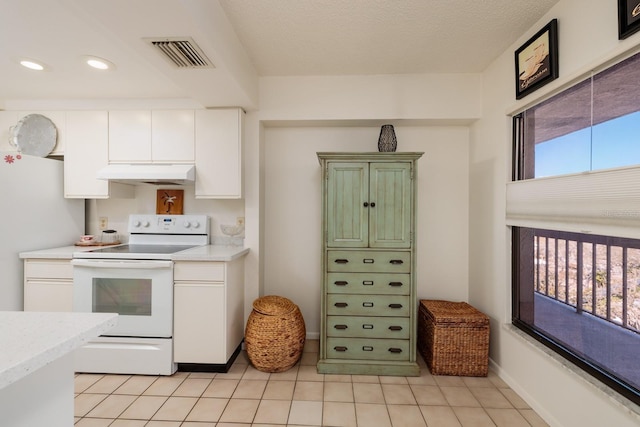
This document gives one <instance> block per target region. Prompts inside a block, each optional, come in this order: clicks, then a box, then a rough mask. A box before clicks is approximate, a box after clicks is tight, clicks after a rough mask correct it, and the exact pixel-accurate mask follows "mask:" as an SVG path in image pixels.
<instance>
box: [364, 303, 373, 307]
mask: <svg viewBox="0 0 640 427" xmlns="http://www.w3.org/2000/svg"><path fill="white" fill-rule="evenodd" d="M362 306H363V307H373V303H372V302H363V303H362Z"/></svg>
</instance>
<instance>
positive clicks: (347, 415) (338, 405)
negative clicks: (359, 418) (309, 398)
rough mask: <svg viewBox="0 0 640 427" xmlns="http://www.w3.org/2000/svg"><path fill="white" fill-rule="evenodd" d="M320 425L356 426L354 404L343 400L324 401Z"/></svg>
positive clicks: (335, 426) (334, 426) (333, 426)
mask: <svg viewBox="0 0 640 427" xmlns="http://www.w3.org/2000/svg"><path fill="white" fill-rule="evenodd" d="M322 425H323V426H332V427H357V425H358V424H357V422H356V405H355V404H353V403H345V402H324V404H323V408H322Z"/></svg>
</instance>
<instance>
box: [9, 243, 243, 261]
mask: <svg viewBox="0 0 640 427" xmlns="http://www.w3.org/2000/svg"><path fill="white" fill-rule="evenodd" d="M99 248H100V247H99V246H62V247H59V248H51V249H42V250H36V251H28V252H20V254H19V255H20V258H22V259H26V258H49V259H51V258H58V259H72V258H73V253H74V252H81V251H89V250H91V249H99ZM248 252H249V248H246V247H244V246H223V245H204V246H197V247H195V248H191V249H186V250H184V251H181V252H178V253H175V254H173V255H172V257H171V259H172V260H174V261H224V262H228V261H233V260H234V259H236V258H239V257H242V256H244V255H246V254H247V253H248Z"/></svg>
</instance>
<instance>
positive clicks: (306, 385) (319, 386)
mask: <svg viewBox="0 0 640 427" xmlns="http://www.w3.org/2000/svg"><path fill="white" fill-rule="evenodd" d="M323 398H324V383H323V382H315V381H297V382H296V387H295V390H294V391H293V399H294V400H315V401H318V402H322V399H323Z"/></svg>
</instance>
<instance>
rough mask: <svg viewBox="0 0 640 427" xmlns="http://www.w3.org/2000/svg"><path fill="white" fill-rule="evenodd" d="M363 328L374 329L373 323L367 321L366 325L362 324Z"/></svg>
mask: <svg viewBox="0 0 640 427" xmlns="http://www.w3.org/2000/svg"><path fill="white" fill-rule="evenodd" d="M362 329H373V325H371V324H369V323H365V324H364V325H362Z"/></svg>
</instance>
